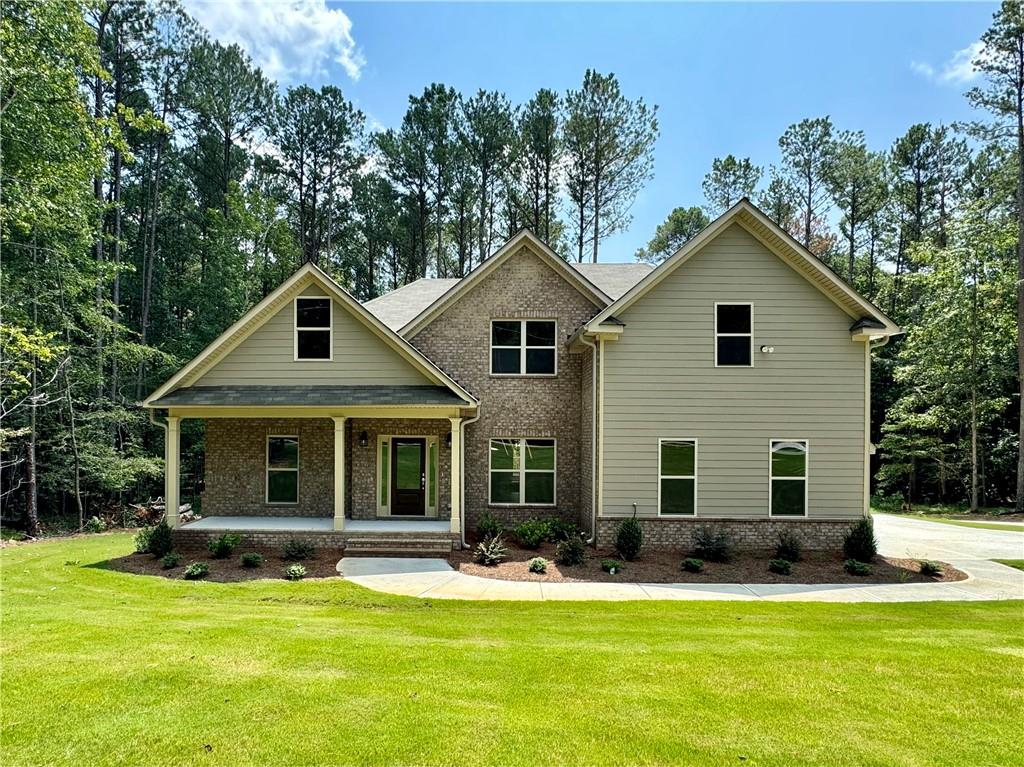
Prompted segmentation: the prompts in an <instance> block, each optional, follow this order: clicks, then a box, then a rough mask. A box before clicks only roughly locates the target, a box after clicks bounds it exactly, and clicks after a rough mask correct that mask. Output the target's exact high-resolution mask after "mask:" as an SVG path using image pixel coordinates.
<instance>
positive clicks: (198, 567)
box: [185, 562, 210, 581]
mask: <svg viewBox="0 0 1024 767" xmlns="http://www.w3.org/2000/svg"><path fill="white" fill-rule="evenodd" d="M209 574H210V567H209V566H208V565H207V564H206V563H205V562H193V563H192V564H190V565H189V566H188V567H186V568H185V580H186V581H198V580H199V579H200V578H205V577H206V576H207V575H209Z"/></svg>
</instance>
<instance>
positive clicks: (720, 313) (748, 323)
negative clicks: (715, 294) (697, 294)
mask: <svg viewBox="0 0 1024 767" xmlns="http://www.w3.org/2000/svg"><path fill="white" fill-rule="evenodd" d="M753 313H754V307H753V304H749V303H745V304H744V303H738V304H725V303H723V304H719V303H716V304H715V365H716V366H717V367H750V366H751V365H752V364H753V362H752V361H753V344H754V333H753V330H754V321H753Z"/></svg>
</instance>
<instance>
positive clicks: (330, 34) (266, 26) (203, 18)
mask: <svg viewBox="0 0 1024 767" xmlns="http://www.w3.org/2000/svg"><path fill="white" fill-rule="evenodd" d="M184 5H185V7H186V9H187V10H188V12H189V13H190V14H192V16H193V17H195V19H196V21H198V22H199V23H200V24H202V25H203V26H204V27H205V28H206V29H207V30H208V31H209V33H210V35H211V36H212V37H214V38H216V39H217V40H219V41H221V42H223V43H238V44H239V45H240V46H242V48H243V49H245V51H246V53H248V54H249V56H251V57H252V60H253V61H254V62H255V63H256V65H257V66H259V67H260V68H261V69H262V70H263V72H264V74H266V75H267V76H268V77H270V78H272V79H274V80H282V81H286V82H287V81H297V80H302V79H305V78H309V77H313V76H324V75H326V74H327V67H328V65H329V64H330V63H332V62H333V63H337V64H340V65H341V66H342V67H343V68H344V70H345V72H346V74H348V76H349V77H350V78H352V79H353V80H358V79H359V73H360V71H361V69H362V67H363V65H364V64H365V63H366V60H365V59H364V58H363V54H362V51H360V50H359V48H358V47H357V46H356V42H355V38H353V36H352V21H351V19H349V17H348V16H347V15H345V13H344V12H343V11H342V10H340V9H338V8H328V7H327V3H326V0H281V1H279V2H267V1H266V0H264V1H263V2H260V0H185V2H184Z"/></svg>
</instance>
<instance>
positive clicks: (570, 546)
mask: <svg viewBox="0 0 1024 767" xmlns="http://www.w3.org/2000/svg"><path fill="white" fill-rule="evenodd" d="M586 553H587V549H586V546H585V545H584V543H583V539H582V538H581V537H580V536H578V535H573V536H570V537H568V538H566V539H565V540H563V541H559V542H558V543H557V544H556V545H555V561H556V562H558V564H560V565H567V566H570V567H572V566H575V565H582V564H583V560H584V558H585V557H586Z"/></svg>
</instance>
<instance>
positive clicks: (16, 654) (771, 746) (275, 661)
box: [0, 533, 1024, 767]
mask: <svg viewBox="0 0 1024 767" xmlns="http://www.w3.org/2000/svg"><path fill="white" fill-rule="evenodd" d="M130 548H131V543H130V537H129V536H128V535H126V534H123V533H122V534H112V535H102V536H91V537H83V538H77V539H73V540H63V541H51V542H45V543H39V544H33V545H28V546H20V547H12V548H8V549H5V550H3V551H2V552H0V567H2V578H3V579H2V589H3V590H2V603H0V618H2V620H3V633H2V643H0V651H2V655H0V658H2V664H3V665H2V670H3V685H2V688H0V725H2V730H0V754H2V755H3V758H2V761H3V763H4V764H5V765H29V764H46V765H83V764H87V765H114V764H145V765H238V764H243V765H255V764H260V765H278V764H289V765H294V764H302V765H312V764H326V763H329V764H415V765H459V766H460V767H461V766H462V765H491V764H495V765H498V764H500V765H513V766H514V765H527V766H529V767H535V766H536V765H548V764H551V765H568V764H588V765H592V764H608V765H615V764H623V765H626V764H629V765H632V764H645V765H654V764H665V765H668V764H672V765H680V764H685V765H736V764H743V765H747V766H748V767H749V766H750V765H756V766H757V767H767V766H769V765H778V766H779V767H781V766H783V765H785V766H787V767H791V766H792V765H816V766H824V765H858V767H860V766H864V765H886V766H887V767H888V766H890V765H908V766H910V765H913V766H915V767H918V766H923V765H933V764H934V765H937V764H949V765H954V764H955V765H982V764H984V765H1011V764H1012V765H1019V764H1022V763H1024V743H1022V740H1021V738H1020V737H1019V735H1020V733H1021V732H1022V731H1024V707H1022V702H1024V699H1022V696H1021V688H1020V680H1021V678H1022V677H1024V610H1022V603H1021V602H1009V603H995V602H992V603H917V604H891V605H886V604H864V605H844V604H813V603H804V604H797V603H743V604H741V603H729V602H702V603H698V602H692V603H687V602H679V603H672V602H650V603H636V602H631V603H613V602H609V603H551V602H549V603H487V602H442V601H428V600H415V599H409V598H403V597H391V596H387V595H383V594H377V593H374V592H370V591H366V590H363V589H361V588H359V587H357V586H354V585H352V584H349V583H346V582H344V581H341V580H337V579H331V580H324V581H301V582H297V583H288V582H285V581H280V580H278V581H262V582H261V581H253V582H248V583H241V584H218V583H205V582H184V581H169V580H164V579H160V578H156V577H144V576H132V575H127V574H123V573H118V572H114V571H111V570H106V569H104V568H103V567H100V566H96V565H97V563H99V562H102V561H103V560H105V559H107V558H108V557H111V556H115V555H120V554H123V553H126V552H127V551H129V550H130ZM741 757H745V758H744V759H741Z"/></svg>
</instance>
